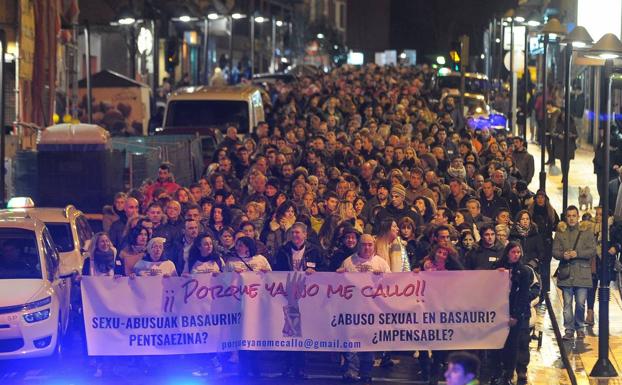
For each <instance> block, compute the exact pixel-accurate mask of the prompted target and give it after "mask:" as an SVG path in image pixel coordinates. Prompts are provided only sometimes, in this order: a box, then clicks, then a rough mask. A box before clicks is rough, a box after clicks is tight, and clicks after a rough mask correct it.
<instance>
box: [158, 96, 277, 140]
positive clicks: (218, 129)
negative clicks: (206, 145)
mask: <svg viewBox="0 0 622 385" xmlns="http://www.w3.org/2000/svg"><path fill="white" fill-rule="evenodd" d="M264 119H265V117H264V107H263V101H262V98H261V91H260V90H259V88H257V87H252V86H222V87H205V86H200V87H187V88H185V89H184V90H182V91H180V92H176V93H174V94H173V95H171V97H170V98H169V99H168V102H167V104H166V111H165V113H164V122H163V127H162V128H161V129H156V131H160V132H161V133H164V134H168V135H171V134H173V135H175V134H199V135H201V136H211V137H216V138H219V137H220V135H221V134H224V133H226V129H227V126H228V125H230V124H234V125H236V126H237V127H238V133H239V134H250V133H252V132H253V129H254V128H255V127H256V126H257V123H259V122H261V121H263V120H264Z"/></svg>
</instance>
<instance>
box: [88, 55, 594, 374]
mask: <svg viewBox="0 0 622 385" xmlns="http://www.w3.org/2000/svg"><path fill="white" fill-rule="evenodd" d="M266 92H267V93H268V95H269V96H270V103H267V105H266V112H267V114H266V116H267V118H266V121H265V122H261V123H260V124H259V125H258V126H257V127H254V130H253V132H252V134H250V135H248V136H247V137H245V138H243V139H241V138H239V137H238V133H237V130H236V127H235V126H231V127H229V128H228V129H227V133H226V136H225V139H224V140H223V141H222V142H221V143H220V145H219V147H218V149H217V150H216V151H215V152H214V154H213V155H211V154H210V155H211V157H210V158H209V159H207V160H206V168H205V174H204V176H203V177H201V178H200V179H199V180H198V181H196V183H193V184H191V185H189V186H180V185H178V184H177V183H176V182H175V179H174V176H173V172H174V165H170V164H162V165H161V166H160V168H159V170H158V176H157V178H156V179H155V180H153V181H147V182H146V183H145V184H144V185H143V186H142V187H141V188H140V189H136V190H132V191H129V192H119V193H118V194H117V195H116V196H115V198H114V202H113V204H112V205H111V206H110V207H107V208H105V209H104V231H105V232H104V233H98V234H97V235H96V236H95V238H94V240H93V242H91V250H90V253H89V254H90V256H91V258H90V261H91V262H90V263H87V264H86V265H85V269H84V273H85V274H91V275H109V276H113V275H126V276H130V277H134V276H143V275H163V276H176V275H180V276H181V275H186V274H204V273H214V272H216V273H218V272H244V271H250V270H252V271H271V270H274V271H305V272H308V273H313V272H315V271H333V272H343V271H347V272H376V273H379V272H406V271H412V270H422V271H432V272H433V271H445V270H482V269H507V270H509V271H510V277H511V294H510V298H509V303H510V317H511V318H510V325H509V326H510V332H509V335H508V338H507V341H506V344H505V346H504V348H503V349H502V350H501V351H499V352H494V353H493V354H485V353H484V352H478V354H479V355H480V356H481V357H482V358H484V361H483V364H484V369H485V370H487V372H488V375H489V376H490V380H491V383H492V384H504V385H505V384H510V383H514V382H513V381H515V380H514V378H516V381H517V382H518V383H519V384H526V383H527V365H528V364H529V341H530V318H531V317H532V316H531V313H532V311H533V306H534V304H536V303H537V302H538V301H540V300H541V299H542V295H543V293H546V292H547V291H548V290H549V288H550V280H549V277H550V276H551V271H550V266H551V259H552V258H556V259H559V260H560V261H561V263H560V269H559V271H558V272H557V275H558V281H559V286H560V287H561V288H562V289H563V295H564V327H565V336H564V337H565V338H569V339H572V338H574V336H575V333H576V338H583V337H584V336H585V326H586V321H587V322H592V323H593V312H592V313H591V315H590V313H589V312H588V319H587V320H586V319H585V315H584V313H585V310H584V305H585V302H586V301H587V297H588V292H589V291H590V290H593V289H592V288H593V287H594V285H596V283H595V282H594V280H593V278H592V269H591V267H590V262H591V261H592V260H593V257H594V256H595V255H596V243H595V242H596V239H598V237H599V234H598V228H599V227H598V226H592V227H587V226H583V227H581V226H579V225H578V224H577V223H578V219H579V210H578V209H577V208H576V207H574V206H570V207H569V208H568V210H567V212H566V213H565V214H566V216H565V221H566V222H560V219H559V216H558V214H557V212H556V210H555V209H554V208H553V207H552V206H551V204H550V202H549V199H548V197H547V194H546V192H545V191H541V190H540V191H537V192H535V193H534V192H532V191H530V190H529V189H528V185H529V183H530V182H531V179H532V178H533V176H534V160H533V157H532V156H531V155H530V154H529V153H528V152H527V143H526V141H525V140H524V139H523V138H521V137H512V136H510V134H509V133H508V132H507V131H505V130H492V129H489V128H486V127H484V128H481V127H480V128H477V129H475V127H474V124H472V121H471V120H470V119H469V117H468V116H464V114H463V112H462V108H461V107H460V106H459V105H458V102H459V101H458V100H457V99H456V98H454V97H452V96H446V97H444V98H443V99H442V102H437V101H436V99H438V93H439V92H442V90H436V89H435V86H434V71H433V70H432V69H431V68H429V67H428V66H427V65H422V66H416V67H415V66H411V67H391V66H387V67H378V66H374V65H369V66H364V67H362V68H352V67H342V68H338V69H335V70H333V71H332V72H330V73H326V74H323V75H319V76H316V77H311V76H307V77H303V78H301V79H299V81H298V83H294V84H285V83H281V82H276V83H274V84H271V85H269V86H267V88H266ZM594 221H596V222H591V220H586V222H590V223H598V222H597V221H598V218H595V219H594ZM559 223H562V224H563V225H562V227H563V230H559V229H558V225H559ZM554 234H555V236H554ZM577 234H579V235H577ZM573 298H574V300H575V301H576V313H574V314H573V311H572V302H573ZM588 302H589V301H588ZM593 302H594V301H593V295H592V300H591V303H592V309H593ZM588 308H590V306H589V303H588ZM590 317H591V318H590ZM376 355H377V357H378V358H379V359H380V365H381V366H391V365H393V364H394V362H393V361H392V360H391V353H390V352H384V353H377V354H376ZM357 356H358V357H357ZM374 357H375V355H374V354H372V353H359V354H358V355H356V354H344V355H343V358H342V364H343V366H342V367H343V379H344V380H345V381H357V380H360V379H363V380H365V381H368V382H369V381H371V377H372V363H373V360H374ZM416 357H417V359H418V360H419V367H420V373H413V375H417V376H419V378H421V379H424V380H427V381H429V382H430V383H431V384H435V383H437V381H438V380H439V378H440V377H441V376H442V373H443V370H442V368H443V367H445V365H446V361H447V355H446V354H445V352H442V351H435V352H431V353H430V352H427V351H421V352H418V354H417V355H416ZM230 359H232V360H235V359H236V356H235V355H234V356H232V357H230ZM219 360H220V358H219V357H217V356H216V357H215V358H214V359H211V360H210V362H211V363H212V365H211V368H210V370H214V371H218V370H220V369H218V368H219V367H220V363H219ZM239 360H240V368H241V369H240V371H241V372H243V373H242V374H248V373H246V372H247V371H248V372H251V373H250V374H258V373H259V372H260V371H261V368H259V367H257V362H258V361H257V360H256V356H254V355H251V354H245V353H244V352H240V355H239ZM283 362H284V365H285V366H284V368H283V373H284V375H290V376H294V377H297V378H304V377H305V376H306V374H305V356H304V354H303V353H301V352H298V353H295V354H288V355H287V359H286V360H283ZM450 368H451V365H450ZM448 372H449V371H448Z"/></svg>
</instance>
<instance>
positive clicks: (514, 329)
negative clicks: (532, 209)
mask: <svg viewBox="0 0 622 385" xmlns="http://www.w3.org/2000/svg"><path fill="white" fill-rule="evenodd" d="M522 257H523V250H522V248H521V246H520V244H519V243H518V242H509V243H508V245H507V246H506V247H505V249H504V250H503V256H502V257H501V260H499V263H498V264H497V265H496V267H497V268H499V269H503V270H504V271H507V272H509V274H510V281H511V287H510V322H509V326H510V332H509V334H508V337H507V339H506V340H505V344H504V346H503V349H501V350H500V351H499V352H497V353H496V354H492V356H491V358H492V359H491V362H490V367H491V369H492V376H491V379H490V383H491V384H494V385H505V384H511V381H512V378H513V377H514V372H515V371H516V365H517V361H518V351H519V340H520V339H521V338H522V339H523V340H525V339H526V340H527V341H529V317H530V316H531V303H530V298H529V288H530V285H531V281H532V279H533V278H532V275H531V271H530V270H529V269H528V268H527V267H526V266H525V265H524V264H523V263H522V262H521V259H522ZM523 348H525V346H523ZM526 348H527V349H529V344H528V342H527V346H526ZM526 370H527V367H524V368H521V370H519V371H518V382H519V384H521V385H525V384H526V383H527V372H526Z"/></svg>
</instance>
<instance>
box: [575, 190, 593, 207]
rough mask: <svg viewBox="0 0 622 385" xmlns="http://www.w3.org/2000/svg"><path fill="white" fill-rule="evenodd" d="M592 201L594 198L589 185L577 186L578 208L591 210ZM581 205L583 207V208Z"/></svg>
mask: <svg viewBox="0 0 622 385" xmlns="http://www.w3.org/2000/svg"><path fill="white" fill-rule="evenodd" d="M593 201H594V198H592V193H591V192H590V187H589V186H585V187H579V210H581V211H587V210H591V209H592V205H593ZM583 207H585V209H584V208H583ZM588 207H589V208H588Z"/></svg>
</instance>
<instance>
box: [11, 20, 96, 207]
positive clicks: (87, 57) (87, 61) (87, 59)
mask: <svg viewBox="0 0 622 385" xmlns="http://www.w3.org/2000/svg"><path fill="white" fill-rule="evenodd" d="M5 53H6V34H5V32H4V30H3V29H0V130H2V131H0V159H2V164H3V166H4V160H5V159H4V158H5V156H6V153H5V151H6V150H5V130H4V107H5V104H6V100H5V97H4V96H5V94H4V90H5V83H6V82H5V75H6V73H5V72H6V71H5V65H4V54H5ZM87 62H88V57H87ZM5 172H6V171H5V169H4V167H0V204H2V205H4V198H5V197H6V195H5V190H6V186H5V184H4V177H5Z"/></svg>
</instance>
